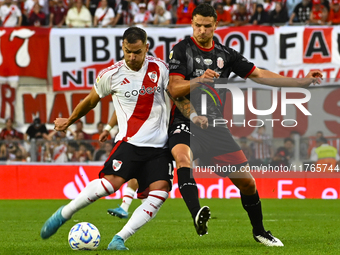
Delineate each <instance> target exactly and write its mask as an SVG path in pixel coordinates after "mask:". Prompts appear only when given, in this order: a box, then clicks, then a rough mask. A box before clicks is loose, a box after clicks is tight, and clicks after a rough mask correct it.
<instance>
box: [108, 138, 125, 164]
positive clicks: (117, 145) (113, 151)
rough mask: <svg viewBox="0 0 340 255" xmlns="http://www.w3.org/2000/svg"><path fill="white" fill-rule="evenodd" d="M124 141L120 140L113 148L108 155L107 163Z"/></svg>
mask: <svg viewBox="0 0 340 255" xmlns="http://www.w3.org/2000/svg"><path fill="white" fill-rule="evenodd" d="M122 142H123V141H122V140H120V141H118V142H117V143H116V144H115V147H113V148H112V151H111V153H110V155H109V156H108V157H107V159H106V161H105V163H106V162H107V161H108V160H109V159H110V158H111V156H112V154H113V153H115V151H116V150H117V149H118V147H119V145H120V144H121V143H122Z"/></svg>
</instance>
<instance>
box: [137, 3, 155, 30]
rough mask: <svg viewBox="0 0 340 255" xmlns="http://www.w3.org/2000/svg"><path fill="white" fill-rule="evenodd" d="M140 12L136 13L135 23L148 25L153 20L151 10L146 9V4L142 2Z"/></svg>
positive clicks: (139, 5)
mask: <svg viewBox="0 0 340 255" xmlns="http://www.w3.org/2000/svg"><path fill="white" fill-rule="evenodd" d="M138 7H139V12H137V13H136V15H135V17H134V18H133V24H139V25H143V26H146V25H147V24H150V23H152V22H153V16H152V14H151V12H149V11H147V10H146V4H145V3H140V4H138Z"/></svg>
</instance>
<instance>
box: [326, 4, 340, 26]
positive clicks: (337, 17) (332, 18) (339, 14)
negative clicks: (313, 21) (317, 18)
mask: <svg viewBox="0 0 340 255" xmlns="http://www.w3.org/2000/svg"><path fill="white" fill-rule="evenodd" d="M339 4H340V0H333V2H332V5H331V9H330V11H329V16H328V25H339V24H340V8H339V6H340V5H339Z"/></svg>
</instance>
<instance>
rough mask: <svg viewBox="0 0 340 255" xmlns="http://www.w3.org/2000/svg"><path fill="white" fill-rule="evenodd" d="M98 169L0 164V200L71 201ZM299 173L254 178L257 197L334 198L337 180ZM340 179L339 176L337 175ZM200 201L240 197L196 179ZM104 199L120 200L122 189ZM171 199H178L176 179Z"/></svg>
mask: <svg viewBox="0 0 340 255" xmlns="http://www.w3.org/2000/svg"><path fill="white" fill-rule="evenodd" d="M101 168H102V166H89V165H84V166H78V165H59V166H58V165H2V166H1V169H0V199H66V198H69V199H73V198H74V197H75V196H77V195H78V194H79V192H80V191H81V190H82V189H83V188H84V187H85V186H86V185H87V184H88V183H89V182H90V181H91V180H93V179H95V178H97V176H98V173H99V171H100V170H101ZM295 177H301V175H299V173H296V176H295V175H294V173H287V177H286V178H284V177H283V175H282V174H281V175H280V178H256V185H257V188H258V191H259V194H260V196H261V198H279V199H281V198H299V199H304V198H319V199H320V198H322V199H338V198H339V195H340V178H295ZM339 177H340V173H339ZM196 181H197V186H198V189H199V194H200V198H235V197H240V194H239V191H238V189H237V188H236V187H235V186H234V185H233V184H232V183H231V182H230V180H229V179H228V178H225V179H219V178H216V179H215V178H207V179H196ZM125 187H126V184H125V185H124V186H123V187H122V188H121V189H120V190H119V191H117V192H116V193H115V194H112V195H111V196H108V197H106V199H120V198H121V197H122V189H124V188H125ZM170 197H171V198H180V197H181V196H180V193H179V190H178V184H177V176H175V178H174V184H173V189H172V191H171V192H170Z"/></svg>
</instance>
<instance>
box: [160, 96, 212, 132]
mask: <svg viewBox="0 0 340 255" xmlns="http://www.w3.org/2000/svg"><path fill="white" fill-rule="evenodd" d="M166 92H167V93H168V96H169V97H170V99H171V100H172V101H173V102H174V103H175V105H176V106H177V108H178V109H179V110H180V111H181V113H182V114H183V116H184V117H186V118H188V119H190V120H191V121H192V122H193V123H194V124H195V125H197V126H199V127H200V128H202V129H206V128H208V119H207V117H205V116H198V115H197V112H196V110H195V108H194V106H193V105H192V104H191V102H190V101H189V99H187V98H186V97H177V98H176V99H174V98H173V97H172V96H171V94H170V92H169V90H166Z"/></svg>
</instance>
